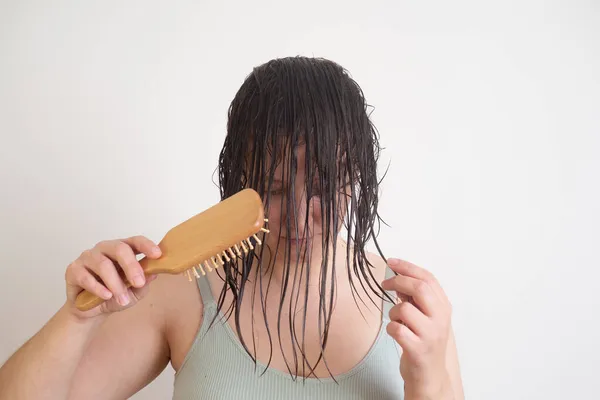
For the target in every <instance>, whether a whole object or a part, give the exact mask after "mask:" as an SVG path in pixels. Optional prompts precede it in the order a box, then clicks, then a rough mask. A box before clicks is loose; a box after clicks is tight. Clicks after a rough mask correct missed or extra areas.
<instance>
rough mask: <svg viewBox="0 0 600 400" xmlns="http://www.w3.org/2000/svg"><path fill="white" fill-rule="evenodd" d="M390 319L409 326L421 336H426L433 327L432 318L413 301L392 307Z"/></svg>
mask: <svg viewBox="0 0 600 400" xmlns="http://www.w3.org/2000/svg"><path fill="white" fill-rule="evenodd" d="M389 317H390V321H396V322H400V323H403V324H404V325H406V326H408V327H409V328H410V330H411V331H412V332H414V333H415V334H416V335H417V336H418V337H419V338H421V339H422V338H423V337H424V336H426V332H427V330H429V329H431V325H432V324H431V320H430V319H429V318H427V316H425V315H424V314H423V313H422V312H421V311H420V310H419V309H418V308H417V307H415V306H414V305H412V304H411V303H400V304H398V305H395V306H394V307H392V308H391V309H390V312H389Z"/></svg>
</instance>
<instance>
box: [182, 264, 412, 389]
mask: <svg viewBox="0 0 600 400" xmlns="http://www.w3.org/2000/svg"><path fill="white" fill-rule="evenodd" d="M388 272H389V269H388ZM388 276H389V274H388ZM197 282H198V286H199V288H200V295H201V296H202V302H203V303H204V315H203V323H202V326H201V327H200V329H199V331H198V333H197V335H196V338H195V340H194V342H193V344H192V347H191V348H190V350H189V351H188V353H187V355H186V357H185V359H184V361H183V364H182V365H181V368H180V369H179V371H178V372H177V373H176V374H175V382H174V388H173V389H174V390H173V400H204V399H212V400H215V399H216V400H221V399H236V400H237V399H261V400H286V399H332V400H337V399H339V400H341V399H344V400H350V399H377V400H386V399H390V400H391V399H394V400H399V399H403V398H404V382H403V380H402V377H401V376H400V348H399V346H398V344H397V343H396V341H395V340H393V339H392V338H391V337H390V336H389V335H388V334H387V332H386V326H387V323H388V322H389V319H388V313H389V309H390V307H391V304H390V303H389V302H387V301H385V302H384V313H383V315H384V317H383V323H382V324H381V329H380V330H379V334H378V335H377V339H376V340H375V343H374V344H373V346H372V347H371V349H370V350H369V352H368V353H367V355H366V356H365V357H364V358H363V359H362V361H361V362H360V363H358V364H357V365H355V366H354V367H353V368H352V369H351V370H350V371H348V372H346V373H344V374H341V375H337V376H335V381H334V380H333V379H332V378H331V377H326V378H319V379H317V378H313V377H311V378H306V379H304V378H302V377H300V378H297V379H295V380H294V379H292V377H291V376H290V375H289V374H288V373H287V372H283V371H279V370H276V369H273V368H268V369H267V371H266V372H265V373H264V374H262V372H263V371H264V369H265V365H263V364H261V363H260V362H257V365H258V368H255V365H254V361H252V359H251V358H250V356H249V355H248V354H247V353H246V351H245V350H244V348H243V346H242V344H241V343H240V342H239V340H238V338H237V336H236V334H235V333H234V332H233V330H232V329H231V327H230V326H229V324H228V323H227V321H225V319H224V316H223V314H222V313H219V316H218V317H217V320H216V321H215V323H214V324H213V326H212V327H211V328H210V329H208V325H209V323H208V322H207V321H212V318H213V317H214V316H215V314H216V313H217V305H216V303H215V300H214V298H213V295H212V292H211V290H210V287H209V285H208V282H207V281H206V279H202V278H200V279H197ZM205 322H206V323H205ZM261 374H262V375H261ZM336 381H337V382H336Z"/></svg>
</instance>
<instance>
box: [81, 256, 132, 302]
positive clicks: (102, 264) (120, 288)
mask: <svg viewBox="0 0 600 400" xmlns="http://www.w3.org/2000/svg"><path fill="white" fill-rule="evenodd" d="M81 260H82V262H83V264H84V265H85V267H86V268H88V269H90V270H91V271H93V272H94V273H96V275H98V276H99V277H100V279H102V282H103V283H104V286H106V287H107V288H108V290H110V291H111V292H112V293H113V295H114V296H115V298H116V300H117V303H119V305H121V306H123V307H125V306H126V305H128V304H129V302H130V298H129V294H128V293H127V286H126V285H125V283H124V282H123V280H122V279H121V276H120V275H119V272H118V271H117V267H116V266H115V265H114V264H113V262H112V260H110V259H109V258H108V257H106V256H105V255H104V254H102V253H100V252H99V251H97V250H89V251H86V252H84V254H83V255H82V256H81Z"/></svg>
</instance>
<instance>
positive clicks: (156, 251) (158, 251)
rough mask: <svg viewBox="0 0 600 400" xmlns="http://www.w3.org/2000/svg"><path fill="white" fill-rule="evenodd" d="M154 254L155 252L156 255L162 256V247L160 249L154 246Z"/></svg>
mask: <svg viewBox="0 0 600 400" xmlns="http://www.w3.org/2000/svg"><path fill="white" fill-rule="evenodd" d="M152 252H154V254H160V253H161V251H160V247H158V246H154V247H153V248H152Z"/></svg>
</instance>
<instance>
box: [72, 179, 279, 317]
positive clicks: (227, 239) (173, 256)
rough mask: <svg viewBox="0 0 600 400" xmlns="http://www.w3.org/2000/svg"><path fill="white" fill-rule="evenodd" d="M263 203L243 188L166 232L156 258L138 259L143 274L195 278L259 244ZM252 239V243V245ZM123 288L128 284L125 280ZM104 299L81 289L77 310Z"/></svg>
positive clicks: (256, 194) (263, 219) (83, 309)
mask: <svg viewBox="0 0 600 400" xmlns="http://www.w3.org/2000/svg"><path fill="white" fill-rule="evenodd" d="M266 222H268V220H267V219H266V218H264V209H263V203H262V200H261V198H260V196H259V195H258V193H257V192H256V191H254V190H253V189H243V190H241V191H240V192H238V193H236V194H234V195H233V196H231V197H228V198H227V199H225V200H223V201H221V202H219V203H217V204H215V205H214V206H212V207H210V208H208V209H207V210H205V211H203V212H201V213H200V214H197V215H195V216H194V217H192V218H190V219H188V220H186V221H185V222H182V223H181V224H179V225H177V226H175V227H174V228H172V229H170V230H169V231H168V232H167V234H166V235H165V236H164V238H163V239H162V240H161V241H160V243H158V246H159V247H160V249H161V251H162V255H161V257H160V258H158V259H155V260H153V259H149V258H147V257H145V258H142V259H140V260H139V263H140V265H141V266H142V268H143V270H144V273H145V274H146V275H153V274H172V275H176V274H186V275H187V277H188V279H189V280H190V281H191V280H192V275H194V276H195V277H196V278H199V277H200V276H201V275H200V274H202V275H206V273H207V272H212V271H213V270H215V269H218V268H219V267H220V266H222V265H224V264H225V262H228V261H231V260H232V259H235V258H236V257H242V256H243V255H244V254H248V253H249V252H250V251H252V250H254V246H255V245H258V246H260V245H262V241H261V240H260V239H259V237H258V236H257V234H260V233H268V232H269V230H268V229H267V228H265V223H266ZM252 240H254V242H255V243H254V244H252ZM242 253H243V254H242ZM126 284H127V287H131V283H129V282H128V281H126ZM104 301H105V300H104V299H102V298H100V297H98V296H96V295H94V294H92V293H91V292H88V291H87V290H84V291H83V292H81V293H79V295H78V296H77V299H76V300H75V306H76V307H77V309H79V310H81V311H86V310H90V309H92V308H94V307H96V306H98V305H100V304H102V303H103V302H104Z"/></svg>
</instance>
